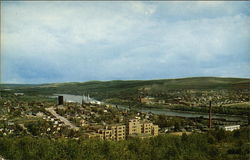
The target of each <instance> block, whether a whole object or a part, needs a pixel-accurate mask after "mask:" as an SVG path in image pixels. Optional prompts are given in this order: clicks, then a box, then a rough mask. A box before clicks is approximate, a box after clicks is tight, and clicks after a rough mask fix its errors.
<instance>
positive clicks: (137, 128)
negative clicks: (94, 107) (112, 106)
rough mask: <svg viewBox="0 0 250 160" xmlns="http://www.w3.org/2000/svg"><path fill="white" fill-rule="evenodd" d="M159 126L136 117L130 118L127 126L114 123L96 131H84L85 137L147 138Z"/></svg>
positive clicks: (113, 138)
mask: <svg viewBox="0 0 250 160" xmlns="http://www.w3.org/2000/svg"><path fill="white" fill-rule="evenodd" d="M158 130H159V127H158V125H154V124H153V123H150V122H140V121H139V120H138V119H131V120H129V121H128V124H127V126H126V125H121V124H114V125H109V126H105V128H102V129H98V130H97V133H86V134H85V137H87V138H100V139H104V140H115V141H119V140H125V139H126V137H127V136H129V137H138V138H142V139H143V138H149V137H153V136H157V135H158Z"/></svg>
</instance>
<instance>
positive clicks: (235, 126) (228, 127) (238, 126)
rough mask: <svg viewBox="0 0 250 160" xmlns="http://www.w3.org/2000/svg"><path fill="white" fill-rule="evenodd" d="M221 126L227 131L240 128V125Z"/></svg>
mask: <svg viewBox="0 0 250 160" xmlns="http://www.w3.org/2000/svg"><path fill="white" fill-rule="evenodd" d="M220 128H221V129H223V130H225V131H234V130H237V129H240V125H231V126H221V127H220Z"/></svg>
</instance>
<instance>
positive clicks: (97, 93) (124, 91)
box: [2, 77, 250, 99]
mask: <svg viewBox="0 0 250 160" xmlns="http://www.w3.org/2000/svg"><path fill="white" fill-rule="evenodd" d="M10 86H11V85H8V84H3V85H2V88H9V87H10ZM11 88H16V91H19V92H24V93H26V94H30V95H34V94H46V95H47V94H53V93H68V94H75V95H82V94H90V96H92V97H95V98H97V99H106V98H110V97H116V98H124V97H131V96H135V95H137V94H138V92H139V90H140V89H143V88H144V89H145V88H146V89H153V90H154V91H156V92H157V91H159V92H160V91H163V90H164V91H168V90H182V89H196V90H207V89H215V90H216V89H229V90H230V89H242V88H243V89H249V88H250V79H246V78H218V77H192V78H180V79H160V80H128V81H122V80H114V81H89V82H83V83H81V82H71V83H51V84H41V85H34V86H33V85H31V86H29V85H23V86H22V85H15V86H11Z"/></svg>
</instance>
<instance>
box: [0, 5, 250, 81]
mask: <svg viewBox="0 0 250 160" xmlns="http://www.w3.org/2000/svg"><path fill="white" fill-rule="evenodd" d="M1 3H2V4H1V81H2V82H3V83H52V82H83V81H90V80H134V79H137V80H146V79H168V78H182V77H197V76H218V77H242V78H249V77H250V2H243V1H241V2H232V1H229V2H226V1H199V2H191V1H189V2H180V1H176V2H174V1H159V2H152V1H143V2H140V1H128V2H126V1H123V2H122V1H120V2H115V1H111V2H108V1H103V2H102V1H96V2H87V1H74V2H66V1H63V2H59V1H53V2H42V1H40V2H39V1H23V2H15V1H12V2H1Z"/></svg>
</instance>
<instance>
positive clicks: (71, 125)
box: [45, 107, 79, 131]
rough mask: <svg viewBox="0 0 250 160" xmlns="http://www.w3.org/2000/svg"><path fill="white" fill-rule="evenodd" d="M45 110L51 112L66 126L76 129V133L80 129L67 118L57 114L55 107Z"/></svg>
mask: <svg viewBox="0 0 250 160" xmlns="http://www.w3.org/2000/svg"><path fill="white" fill-rule="evenodd" d="M45 110H46V111H48V112H50V113H51V114H52V115H53V116H54V117H56V118H57V119H60V120H61V121H62V122H63V123H64V124H65V125H67V126H69V127H70V128H71V129H74V130H76V131H77V130H79V127H76V126H75V125H74V124H72V123H71V122H70V121H69V120H67V119H66V118H64V117H62V116H60V115H59V114H57V113H56V111H55V110H54V108H53V107H50V108H46V109H45Z"/></svg>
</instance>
